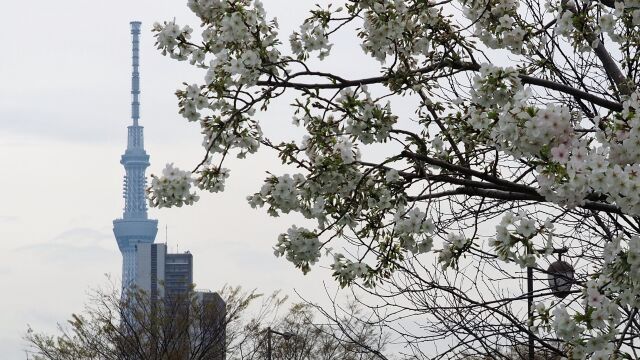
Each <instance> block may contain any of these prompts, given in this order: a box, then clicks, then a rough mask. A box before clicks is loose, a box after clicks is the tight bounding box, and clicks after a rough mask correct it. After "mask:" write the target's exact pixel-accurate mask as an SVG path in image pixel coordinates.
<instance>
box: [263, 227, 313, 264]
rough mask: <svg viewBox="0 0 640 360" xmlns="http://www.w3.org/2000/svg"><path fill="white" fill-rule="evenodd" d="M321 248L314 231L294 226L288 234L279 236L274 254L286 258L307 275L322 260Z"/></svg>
mask: <svg viewBox="0 0 640 360" xmlns="http://www.w3.org/2000/svg"><path fill="white" fill-rule="evenodd" d="M320 246H321V243H320V240H318V236H316V235H315V234H314V232H313V231H310V230H308V229H305V228H302V227H300V228H299V227H297V226H295V225H294V226H292V227H290V228H289V230H287V233H286V234H280V236H278V243H277V244H276V246H275V249H274V253H275V255H276V256H286V259H287V260H288V261H290V262H292V263H293V264H294V265H295V266H296V267H298V268H300V269H301V270H302V271H303V272H304V273H307V272H308V271H309V270H310V269H311V265H313V264H315V263H316V261H318V259H319V258H320Z"/></svg>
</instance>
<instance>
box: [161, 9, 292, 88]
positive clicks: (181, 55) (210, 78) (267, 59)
mask: <svg viewBox="0 0 640 360" xmlns="http://www.w3.org/2000/svg"><path fill="white" fill-rule="evenodd" d="M188 5H189V8H190V9H191V10H192V11H193V12H194V13H195V14H196V15H197V16H198V17H200V19H201V20H202V22H203V24H204V30H203V31H202V34H201V40H202V44H201V45H196V44H195V43H193V42H190V41H188V40H190V38H191V33H192V29H191V28H189V27H184V28H182V29H180V27H179V26H178V25H176V24H175V23H174V22H165V23H164V24H159V23H156V24H154V31H155V32H156V39H157V46H158V48H159V49H161V50H162V52H163V54H169V55H170V56H172V57H173V58H176V59H178V60H187V59H189V60H190V62H191V63H192V64H197V65H199V66H201V67H203V68H206V69H208V73H207V76H206V81H207V84H213V83H215V84H218V85H219V86H220V87H221V88H222V87H224V86H225V85H226V84H229V83H231V84H236V85H243V84H254V83H255V82H256V81H257V79H258V77H259V75H260V74H261V71H260V70H261V69H263V68H265V67H266V68H267V69H269V71H273V72H277V71H278V70H277V68H276V67H274V66H272V65H270V64H273V63H276V62H277V61H278V59H279V58H280V52H279V51H278V50H277V49H276V48H275V45H276V43H277V41H276V39H277V24H276V23H275V22H274V21H272V22H271V23H267V21H266V19H265V12H264V8H263V7H262V3H261V2H260V1H250V0H234V1H219V0H215V1H213V0H212V1H209V0H190V1H189V4H188ZM178 40H182V41H178ZM207 54H211V55H213V59H212V60H210V62H209V63H208V64H207V62H206V60H207V59H206V55H207Z"/></svg>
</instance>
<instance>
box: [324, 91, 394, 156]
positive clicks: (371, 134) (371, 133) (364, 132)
mask: <svg viewBox="0 0 640 360" xmlns="http://www.w3.org/2000/svg"><path fill="white" fill-rule="evenodd" d="M336 102H337V103H338V104H339V105H340V111H343V112H344V113H345V115H346V121H345V126H344V132H345V133H347V134H349V135H351V136H354V137H355V138H356V139H357V140H359V141H360V142H362V143H363V144H372V143H375V142H383V141H385V140H386V139H387V138H388V137H389V131H391V128H392V127H393V125H394V124H395V123H396V121H397V119H398V117H397V116H395V115H393V112H392V111H391V104H390V103H389V102H386V103H385V104H384V105H381V104H380V103H379V102H378V101H376V100H375V99H373V98H372V97H371V94H370V93H369V89H368V88H367V87H366V86H361V87H360V88H358V89H357V91H353V90H351V89H349V88H347V89H344V90H342V91H341V92H340V96H339V97H338V98H337V99H336Z"/></svg>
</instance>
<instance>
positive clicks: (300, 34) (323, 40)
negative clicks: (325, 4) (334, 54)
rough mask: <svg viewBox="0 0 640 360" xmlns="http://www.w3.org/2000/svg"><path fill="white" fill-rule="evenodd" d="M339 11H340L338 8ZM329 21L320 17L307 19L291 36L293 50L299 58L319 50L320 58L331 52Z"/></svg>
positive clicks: (306, 56) (305, 57) (302, 58)
mask: <svg viewBox="0 0 640 360" xmlns="http://www.w3.org/2000/svg"><path fill="white" fill-rule="evenodd" d="M337 11H340V9H338V10H337ZM327 26H328V22H326V21H319V19H315V18H310V19H307V21H305V22H304V23H303V24H302V25H300V29H299V31H297V32H294V33H292V34H291V36H290V37H289V43H290V44H291V50H292V51H293V53H294V54H295V55H296V56H297V58H298V59H300V60H304V59H307V58H308V57H309V53H312V52H314V51H318V58H319V59H320V60H322V59H324V58H325V57H327V56H328V55H329V53H330V52H331V47H332V46H333V45H332V44H330V43H329V37H328V36H327Z"/></svg>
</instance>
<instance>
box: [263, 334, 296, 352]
mask: <svg viewBox="0 0 640 360" xmlns="http://www.w3.org/2000/svg"><path fill="white" fill-rule="evenodd" d="M271 333H274V334H278V335H280V336H282V337H283V338H284V340H285V341H286V340H289V339H291V338H292V337H294V336H295V335H296V334H294V333H292V332H290V331H285V332H283V333H281V332H279V331H276V330H273V329H272V328H271V327H267V360H271Z"/></svg>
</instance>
